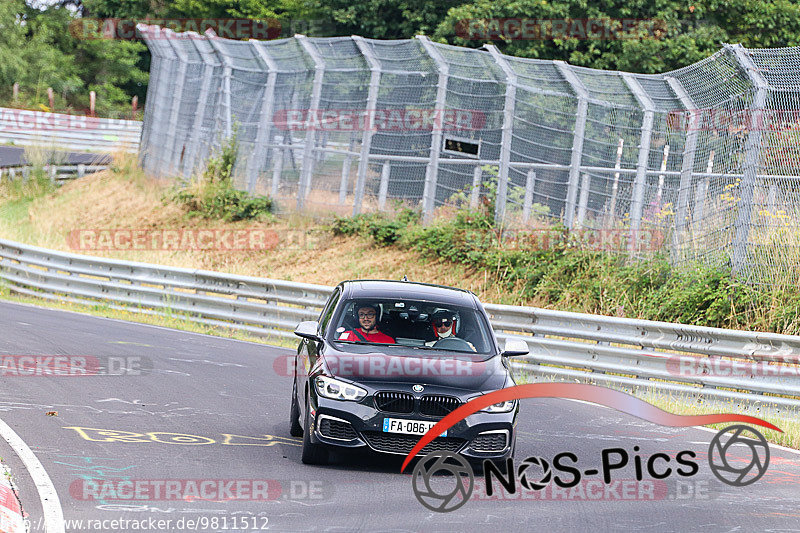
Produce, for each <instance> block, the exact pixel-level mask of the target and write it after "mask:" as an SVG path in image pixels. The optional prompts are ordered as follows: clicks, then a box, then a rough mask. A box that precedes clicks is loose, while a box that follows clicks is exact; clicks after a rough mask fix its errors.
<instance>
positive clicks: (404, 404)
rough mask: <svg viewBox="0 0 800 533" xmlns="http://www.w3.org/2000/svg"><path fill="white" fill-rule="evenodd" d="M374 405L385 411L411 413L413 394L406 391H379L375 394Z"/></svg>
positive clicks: (412, 409)
mask: <svg viewBox="0 0 800 533" xmlns="http://www.w3.org/2000/svg"><path fill="white" fill-rule="evenodd" d="M375 407H377V408H378V410H379V411H386V412H387V413H411V412H413V411H414V396H413V395H412V394H409V393H407V392H379V393H377V394H376V395H375Z"/></svg>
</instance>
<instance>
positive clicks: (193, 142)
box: [183, 32, 220, 176]
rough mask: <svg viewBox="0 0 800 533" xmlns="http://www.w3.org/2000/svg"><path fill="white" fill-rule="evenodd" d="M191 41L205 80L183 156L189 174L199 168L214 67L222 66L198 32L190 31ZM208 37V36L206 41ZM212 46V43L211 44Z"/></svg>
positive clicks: (185, 169)
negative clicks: (200, 61) (203, 44)
mask: <svg viewBox="0 0 800 533" xmlns="http://www.w3.org/2000/svg"><path fill="white" fill-rule="evenodd" d="M190 35H192V37H191V39H190V40H191V41H192V43H193V44H194V46H195V48H196V49H197V53H198V54H200V57H201V59H202V60H203V81H202V82H201V83H200V95H199V96H198V98H197V109H196V111H195V114H194V120H193V122H192V131H191V136H190V137H189V143H188V149H187V150H186V155H185V156H184V158H183V175H184V176H187V175H189V174H190V173H191V172H192V170H193V169H195V168H197V161H195V159H197V155H198V153H199V152H200V132H201V130H202V129H203V122H205V119H206V114H207V112H208V109H207V107H208V93H209V91H210V89H211V79H212V75H213V73H214V67H218V66H220V63H214V62H213V60H214V59H215V58H216V54H214V53H213V52H212V51H209V50H208V49H207V48H204V47H203V46H201V45H200V43H201V42H204V41H201V36H200V35H199V34H197V33H193V32H190ZM207 40H208V37H207V36H206V41H207ZM209 46H210V45H209Z"/></svg>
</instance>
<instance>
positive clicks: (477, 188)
mask: <svg viewBox="0 0 800 533" xmlns="http://www.w3.org/2000/svg"><path fill="white" fill-rule="evenodd" d="M482 177H483V167H482V166H481V165H480V163H479V164H477V165H475V170H473V171H472V190H470V192H469V206H470V207H471V208H472V209H475V208H476V207H478V199H479V198H480V195H481V178H482Z"/></svg>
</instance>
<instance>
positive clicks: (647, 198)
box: [140, 26, 800, 284]
mask: <svg viewBox="0 0 800 533" xmlns="http://www.w3.org/2000/svg"><path fill="white" fill-rule="evenodd" d="M140 29H141V31H142V33H143V34H144V36H145V39H146V42H147V45H148V47H149V48H150V51H151V53H152V56H153V61H152V66H151V79H150V85H149V87H148V95H147V106H146V110H145V123H144V128H143V133H142V144H141V147H142V155H141V158H142V163H143V166H144V168H145V170H146V171H147V172H149V173H151V174H156V175H162V176H178V175H180V176H184V177H188V176H191V175H192V174H196V173H198V172H200V171H201V170H202V169H203V168H204V167H205V165H206V163H207V161H208V159H209V157H211V156H213V155H214V154H215V153H216V152H217V151H218V150H219V148H220V147H221V146H222V145H223V144H224V143H226V142H229V141H228V139H230V138H232V137H233V138H235V139H236V143H237V146H238V158H237V164H236V168H235V176H236V178H235V183H236V185H237V186H238V187H241V188H244V189H247V190H249V191H251V192H255V193H260V194H269V195H271V196H272V197H274V198H275V199H276V200H277V201H278V205H280V206H283V207H284V208H286V207H292V208H295V207H297V208H301V209H319V208H322V209H326V210H332V211H338V212H353V213H358V212H363V211H370V210H386V209H392V208H394V206H396V205H399V204H404V205H408V206H411V207H415V208H419V209H421V210H422V212H423V214H424V216H425V218H426V219H428V220H429V219H430V218H431V217H432V216H434V214H435V212H436V210H437V209H440V208H441V207H442V206H448V205H460V204H469V205H472V206H476V205H477V204H478V203H479V202H481V201H482V198H483V199H485V198H486V197H487V196H491V195H492V194H493V195H496V203H495V206H496V216H497V218H498V220H502V221H503V224H504V225H505V226H506V227H509V228H516V229H521V228H541V227H543V226H548V225H549V226H550V227H553V226H555V225H559V224H563V225H564V226H566V227H567V228H569V229H571V230H577V229H580V228H589V229H592V230H596V231H597V230H599V231H603V230H607V231H615V232H620V233H622V234H624V235H626V236H627V238H628V245H629V246H630V249H631V250H636V249H637V246H636V243H640V242H642V241H648V242H650V243H652V242H663V243H664V246H665V247H666V249H667V251H669V253H670V256H671V258H672V260H673V262H674V263H676V264H680V263H686V262H689V261H695V260H702V261H704V262H705V263H708V264H712V265H715V266H725V265H728V266H731V267H732V268H733V269H734V270H736V271H737V272H739V273H742V274H744V275H746V276H748V277H749V279H751V280H752V281H755V282H762V283H789V284H796V281H795V280H796V278H797V275H798V269H799V268H800V212H799V211H798V205H799V204H800V202H799V201H798V199H799V197H800V168H798V167H800V74H798V72H800V48H786V49H777V50H748V49H745V48H743V47H741V46H739V45H736V46H731V45H726V46H725V48H724V49H723V50H721V51H720V52H718V53H716V54H715V55H713V56H711V57H709V58H707V59H705V60H703V61H701V62H699V63H697V64H694V65H690V66H688V67H685V68H683V69H680V70H677V71H674V72H669V73H666V74H658V75H642V74H630V73H624V72H609V71H599V70H594V69H588V68H580V67H574V66H570V65H567V64H566V63H563V62H560V61H544V60H535V59H523V58H517V57H510V56H506V55H503V54H501V53H500V52H498V51H497V49H496V48H494V47H493V46H490V45H487V46H485V47H484V49H482V50H474V49H467V48H459V47H454V46H449V45H443V44H438V43H433V42H431V41H429V40H428V39H426V38H425V37H419V38H416V39H408V40H397V41H379V40H371V39H364V38H360V37H337V38H307V37H303V36H297V37H295V38H291V39H281V40H275V41H250V42H243V41H233V40H226V39H221V38H219V37H217V36H215V35H214V34H213V32H208V33H207V34H206V35H203V36H201V35H197V34H194V33H191V32H189V33H185V34H175V33H172V32H170V31H169V30H161V29H160V28H157V27H153V26H150V27H145V26H142V27H141V28H140ZM484 201H485V200H484ZM655 235H658V238H657V239H656V238H654V236H655Z"/></svg>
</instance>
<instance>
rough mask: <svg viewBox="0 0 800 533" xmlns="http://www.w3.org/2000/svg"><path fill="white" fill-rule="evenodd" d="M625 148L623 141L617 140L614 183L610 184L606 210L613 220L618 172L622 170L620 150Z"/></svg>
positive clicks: (617, 189) (617, 191)
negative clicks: (608, 202)
mask: <svg viewBox="0 0 800 533" xmlns="http://www.w3.org/2000/svg"><path fill="white" fill-rule="evenodd" d="M624 147H625V139H623V138H622V137H620V138H619V142H618V143H617V160H616V161H615V162H614V170H616V172H614V182H613V183H612V184H611V206H610V207H609V209H608V213H609V215H610V216H611V217H612V218H613V217H615V216H616V213H617V194H618V193H619V170H620V169H621V168H622V150H623V148H624Z"/></svg>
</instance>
